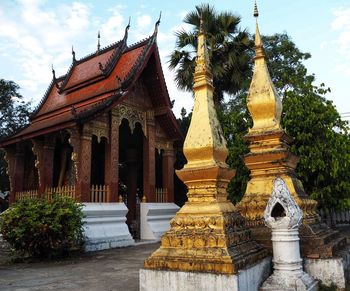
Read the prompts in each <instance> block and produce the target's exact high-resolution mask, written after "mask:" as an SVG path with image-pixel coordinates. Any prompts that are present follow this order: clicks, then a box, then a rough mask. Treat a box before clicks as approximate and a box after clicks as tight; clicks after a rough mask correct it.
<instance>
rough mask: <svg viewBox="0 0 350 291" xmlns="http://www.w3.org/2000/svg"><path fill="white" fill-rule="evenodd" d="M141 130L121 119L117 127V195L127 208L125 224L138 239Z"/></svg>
mask: <svg viewBox="0 0 350 291" xmlns="http://www.w3.org/2000/svg"><path fill="white" fill-rule="evenodd" d="M143 138H144V135H143V131H142V127H141V125H140V124H139V123H136V126H135V128H134V130H133V131H132V130H131V129H130V126H129V122H128V121H127V120H126V119H123V120H122V123H121V125H120V128H119V163H120V165H119V195H121V196H122V197H123V201H124V202H125V204H126V206H127V207H128V209H129V212H128V214H127V224H128V227H129V230H130V233H131V235H132V236H133V238H134V239H140V202H141V199H142V193H143Z"/></svg>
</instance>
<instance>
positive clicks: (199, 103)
mask: <svg viewBox="0 0 350 291" xmlns="http://www.w3.org/2000/svg"><path fill="white" fill-rule="evenodd" d="M204 27H205V26H204V23H203V17H202V16H201V20H200V28H199V34H198V46H197V58H196V68H195V72H194V85H193V90H194V95H195V101H194V108H193V114H192V121H191V124H190V127H189V130H188V134H187V136H186V139H185V143H184V154H185V156H186V158H187V161H188V164H187V165H186V166H185V167H191V165H192V164H193V165H197V164H198V163H199V160H198V159H199V157H200V163H201V164H202V165H207V166H213V165H218V164H222V165H224V164H225V160H226V157H227V148H226V141H225V138H224V135H223V132H222V129H221V126H220V124H219V121H218V118H217V114H216V110H215V107H214V102H213V91H214V88H213V75H212V73H211V67H210V60H209V54H208V48H207V45H206V35H205V30H204ZM225 166H227V165H226V164H225Z"/></svg>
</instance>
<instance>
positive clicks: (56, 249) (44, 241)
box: [0, 195, 84, 258]
mask: <svg viewBox="0 0 350 291" xmlns="http://www.w3.org/2000/svg"><path fill="white" fill-rule="evenodd" d="M82 218H83V213H82V205H81V204H77V203H75V202H74V201H73V200H72V199H70V198H67V197H60V196H58V195H56V196H54V197H53V199H52V200H51V201H48V200H46V199H40V198H37V199H25V200H23V201H19V202H16V203H14V204H13V205H11V207H10V208H9V209H8V210H7V211H5V212H4V213H2V214H1V216H0V231H1V233H2V235H3V238H4V239H5V240H6V241H7V242H8V243H9V244H10V245H11V247H12V248H14V249H15V250H16V251H18V252H20V253H21V254H23V255H25V254H26V255H30V256H33V257H40V258H43V257H48V258H52V257H59V256H64V255H67V254H69V253H70V252H71V251H73V250H79V249H81V248H82V246H83V241H84V237H83V221H82Z"/></svg>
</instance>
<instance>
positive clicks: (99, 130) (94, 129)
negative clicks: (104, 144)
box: [89, 120, 109, 143]
mask: <svg viewBox="0 0 350 291" xmlns="http://www.w3.org/2000/svg"><path fill="white" fill-rule="evenodd" d="M89 131H90V132H91V134H93V135H95V136H96V137H97V142H98V143H100V142H101V138H102V137H105V138H106V139H107V141H109V127H108V123H106V122H103V121H97V120H94V121H91V122H90V124H89Z"/></svg>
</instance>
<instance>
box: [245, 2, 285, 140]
mask: <svg viewBox="0 0 350 291" xmlns="http://www.w3.org/2000/svg"><path fill="white" fill-rule="evenodd" d="M253 15H254V17H255V18H256V31H255V57H254V73H253V78H252V81H251V84H250V88H249V92H248V102H247V105H248V110H249V112H250V115H251V117H252V119H253V127H252V128H250V129H249V133H252V134H256V133H263V132H266V131H275V130H278V131H280V130H282V127H281V115H282V102H281V99H280V97H279V96H278V93H277V91H276V88H275V86H274V84H273V82H272V80H271V76H270V73H269V70H268V67H267V63H266V55H265V52H264V48H263V43H262V39H261V35H260V31H259V23H258V16H259V11H258V6H257V4H256V1H255V3H254V14H253Z"/></svg>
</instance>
